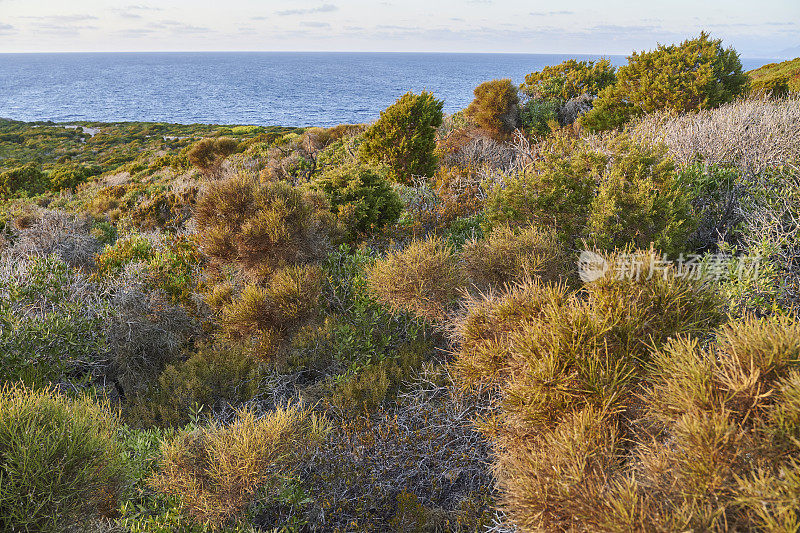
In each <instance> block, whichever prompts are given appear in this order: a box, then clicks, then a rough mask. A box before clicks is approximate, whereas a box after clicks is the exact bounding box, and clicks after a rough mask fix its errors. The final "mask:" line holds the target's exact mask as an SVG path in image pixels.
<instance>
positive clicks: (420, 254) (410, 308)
mask: <svg viewBox="0 0 800 533" xmlns="http://www.w3.org/2000/svg"><path fill="white" fill-rule="evenodd" d="M367 283H368V285H369V289H370V291H371V292H372V294H373V295H374V296H375V297H376V298H377V299H378V300H379V301H380V302H381V303H383V304H384V305H386V306H388V307H389V308H391V309H393V310H395V311H406V312H410V313H412V314H414V315H417V316H419V317H422V318H425V319H426V320H430V321H432V322H440V323H441V322H443V321H444V320H445V319H446V318H447V315H448V313H449V312H450V311H451V310H452V309H453V308H454V306H455V305H456V302H457V298H458V295H459V291H460V290H461V289H462V288H463V287H464V286H465V280H464V276H463V274H462V272H461V269H460V267H459V264H458V257H457V256H456V255H455V253H454V252H453V249H452V248H451V247H450V246H449V245H448V244H447V243H445V241H444V240H442V239H440V238H439V237H431V238H428V239H426V240H424V241H414V242H412V243H411V244H410V245H409V246H408V247H406V248H404V249H403V250H400V251H397V252H392V253H390V254H388V255H387V256H386V257H385V258H384V259H382V260H379V261H376V262H375V264H374V265H373V266H372V267H371V268H370V269H369V271H368V273H367Z"/></svg>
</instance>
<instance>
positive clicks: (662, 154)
mask: <svg viewBox="0 0 800 533" xmlns="http://www.w3.org/2000/svg"><path fill="white" fill-rule="evenodd" d="M609 147H610V149H611V150H613V155H612V162H611V164H610V166H609V167H608V168H607V169H606V171H605V172H604V173H603V177H602V179H601V181H600V185H599V187H598V189H597V195H596V196H595V198H594V200H593V201H592V204H591V206H590V208H589V221H588V226H587V229H588V235H589V239H590V242H591V243H592V244H593V245H594V246H596V247H598V248H601V249H604V250H608V251H611V250H614V249H615V248H623V247H625V246H629V245H632V246H633V247H635V248H647V247H648V246H650V244H654V245H655V247H656V249H658V250H660V251H661V252H663V253H667V254H675V253H678V252H682V251H684V250H685V245H686V240H687V238H688V237H689V235H690V233H691V232H692V230H693V229H694V220H693V218H692V215H691V209H690V204H689V193H688V192H686V191H685V190H683V189H682V188H681V187H680V183H679V182H678V181H677V179H676V174H675V166H674V164H673V162H672V160H671V159H670V158H669V157H668V156H667V153H666V149H665V148H650V147H648V146H643V145H639V144H636V143H634V142H632V141H631V140H630V139H628V138H627V137H625V136H622V137H618V138H617V139H615V140H614V141H613V142H612V143H611V144H610V146H609Z"/></svg>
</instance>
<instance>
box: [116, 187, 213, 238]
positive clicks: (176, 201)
mask: <svg viewBox="0 0 800 533" xmlns="http://www.w3.org/2000/svg"><path fill="white" fill-rule="evenodd" d="M197 193H198V190H197V187H190V188H188V189H186V190H184V191H182V192H162V193H159V194H156V195H155V196H153V197H152V198H150V199H148V200H146V201H143V202H141V203H140V204H139V205H137V206H136V207H135V208H133V209H132V210H131V212H130V219H131V222H132V223H133V225H134V226H135V227H136V228H137V229H139V230H140V231H154V230H159V229H165V230H173V231H174V230H175V229H177V228H179V227H181V226H183V224H185V223H186V221H187V220H189V218H191V216H192V207H193V206H194V204H195V202H196V201H197Z"/></svg>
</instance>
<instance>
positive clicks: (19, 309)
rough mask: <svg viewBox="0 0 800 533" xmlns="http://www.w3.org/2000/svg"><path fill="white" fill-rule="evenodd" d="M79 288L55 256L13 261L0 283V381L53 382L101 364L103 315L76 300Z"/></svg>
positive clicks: (97, 306)
mask: <svg viewBox="0 0 800 533" xmlns="http://www.w3.org/2000/svg"><path fill="white" fill-rule="evenodd" d="M5 268H8V267H5ZM83 284H85V279H84V278H82V277H81V276H80V275H79V274H77V273H76V272H74V271H73V270H72V268H70V266H69V265H67V264H66V263H65V262H64V261H62V260H61V259H59V258H57V257H56V256H48V257H40V258H35V259H33V260H28V261H18V262H16V264H15V266H14V267H13V269H12V272H11V275H8V276H4V277H3V278H2V279H0V378H1V379H2V380H4V381H5V380H7V381H12V380H18V379H22V380H24V381H26V382H28V383H33V382H36V381H47V380H57V379H60V378H61V377H62V376H64V375H65V374H69V373H74V372H76V370H77V371H79V372H78V373H82V372H84V371H87V370H89V369H91V368H92V367H94V366H96V365H99V364H100V363H101V362H102V359H103V353H104V351H105V350H104V348H105V346H104V345H105V339H104V337H103V331H102V326H103V324H104V321H105V320H107V318H108V309H107V308H105V307H104V306H103V304H102V303H100V304H97V303H95V302H94V301H86V300H82V299H81V298H80V297H75V292H74V291H73V288H75V287H77V288H78V291H80V290H81V289H80V287H81V286H82V285H83ZM92 300H93V298H92Z"/></svg>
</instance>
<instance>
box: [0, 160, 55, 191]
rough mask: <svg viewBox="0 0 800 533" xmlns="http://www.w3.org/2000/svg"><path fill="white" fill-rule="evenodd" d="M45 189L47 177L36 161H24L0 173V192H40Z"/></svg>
mask: <svg viewBox="0 0 800 533" xmlns="http://www.w3.org/2000/svg"><path fill="white" fill-rule="evenodd" d="M45 190H47V179H46V178H45V175H44V173H43V172H42V171H41V169H40V168H39V166H38V165H37V164H36V163H26V164H24V165H22V166H19V167H16V168H12V169H11V170H6V171H5V172H2V173H0V193H2V194H4V195H7V196H11V195H14V194H17V193H25V194H27V195H34V194H40V193H43V192H44V191H45Z"/></svg>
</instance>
